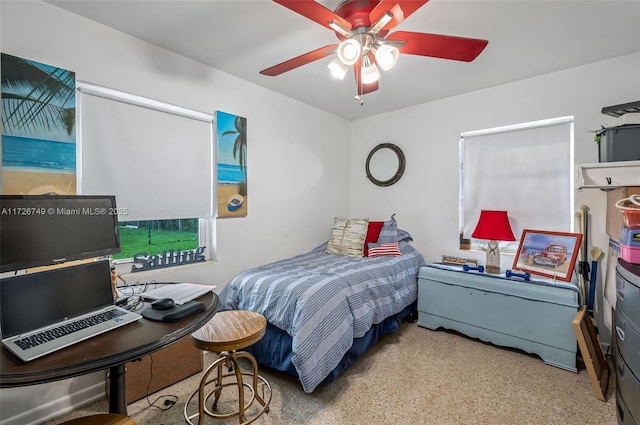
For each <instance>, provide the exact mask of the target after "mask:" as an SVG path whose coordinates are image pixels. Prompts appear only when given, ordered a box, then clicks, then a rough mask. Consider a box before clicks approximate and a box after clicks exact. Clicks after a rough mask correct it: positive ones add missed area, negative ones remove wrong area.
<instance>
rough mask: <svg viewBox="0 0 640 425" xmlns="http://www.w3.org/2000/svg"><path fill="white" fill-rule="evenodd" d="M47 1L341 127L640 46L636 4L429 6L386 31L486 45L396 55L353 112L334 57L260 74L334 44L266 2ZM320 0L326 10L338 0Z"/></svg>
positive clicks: (524, 0)
mask: <svg viewBox="0 0 640 425" xmlns="http://www.w3.org/2000/svg"><path fill="white" fill-rule="evenodd" d="M46 1H47V2H48V3H51V4H54V5H56V6H59V7H61V8H63V9H66V10H68V11H71V12H73V13H76V14H78V15H81V16H84V17H87V18H89V19H91V20H93V21H96V22H99V23H102V24H104V25H107V26H109V27H112V28H115V29H117V30H119V31H122V32H124V33H127V34H130V35H132V36H134V37H137V38H140V39H142V40H145V41H147V42H149V43H152V44H155V45H157V46H161V47H164V48H166V49H168V50H171V51H173V52H176V53H179V54H181V55H184V56H186V57H189V58H192V59H194V60H196V61H199V62H202V63H204V64H207V65H210V66H212V67H214V68H217V69H219V70H222V71H224V72H227V73H229V74H232V75H235V76H237V77H239V78H242V79H244V80H247V81H250V82H253V83H255V84H257V85H260V86H262V87H265V88H267V89H270V90H274V91H276V92H279V93H282V94H284V95H286V96H289V97H292V98H294V99H298V100H300V101H302V102H304V103H307V104H310V105H314V106H316V107H318V108H320V109H323V110H325V111H328V112H331V113H333V114H336V115H338V116H341V117H344V118H347V119H349V120H352V119H357V118H361V117H365V116H371V115H375V114H378V113H382V112H386V111H390V110H395V109H400V108H403V107H407V106H411V105H415V104H419V103H424V102H429V101H432V100H436V99H441V98H445V97H449V96H453V95H456V94H461V93H465V92H470V91H474V90H479V89H483V88H487V87H492V86H496V85H501V84H505V83H509V82H512V81H517V80H521V79H525V78H528V77H532V76H536V75H541V74H546V73H550V72H554V71H558V70H562V69H566V68H571V67H575V66H579V65H584V64H587V63H591V62H596V61H600V60H604V59H607V58H612V57H615V56H620V55H624V54H628V53H633V52H638V51H640V0H627V1H616V0H572V1H554V0H532V1H531V0H431V1H429V2H428V3H427V4H425V5H424V6H422V8H420V9H418V10H417V11H416V12H415V13H414V14H413V15H411V16H409V17H408V18H407V19H406V20H405V21H404V22H402V23H401V24H400V25H398V26H397V27H396V28H395V29H394V30H402V31H417V32H429V33H437V34H447V35H457V36H463V37H471V38H481V39H486V40H489V45H488V46H487V48H486V49H485V50H484V51H483V52H482V53H481V54H480V56H478V58H477V59H476V60H475V61H473V62H470V63H466V62H458V61H450V60H443V59H436V58H427V57H420V56H413V55H406V54H405V55H401V56H400V59H399V60H398V63H397V64H396V66H395V67H394V68H393V69H392V70H390V71H386V72H385V71H383V72H382V77H381V79H380V83H379V86H380V88H379V90H378V91H375V92H373V93H370V94H368V95H365V96H364V97H363V98H364V105H360V102H357V101H355V100H354V96H355V94H356V88H355V81H354V77H353V72H352V71H350V73H349V74H348V75H347V77H346V78H345V79H344V80H342V81H339V80H336V79H334V78H332V77H331V75H330V73H329V70H328V68H327V64H328V63H329V62H330V61H331V58H326V59H321V60H319V61H316V62H313V63H311V64H307V65H304V66H302V67H299V68H297V69H294V70H292V71H289V72H287V73H284V74H282V75H279V76H276V77H267V76H263V75H261V74H259V72H260V71H261V70H262V69H265V68H268V67H270V66H273V65H276V64H278V63H280V62H283V61H285V60H288V59H291V58H293V57H295V56H298V55H301V54H303V53H306V52H308V51H311V50H314V49H316V48H319V47H322V46H325V45H328V44H334V43H336V42H337V41H338V39H337V38H336V36H335V34H334V33H333V31H331V30H328V29H327V28H325V27H322V26H321V25H319V24H317V23H315V22H313V21H311V20H309V19H307V18H305V17H303V16H300V15H298V14H296V13H294V12H292V11H291V10H289V9H287V8H285V7H283V6H281V5H279V4H277V3H274V2H273V1H271V0H161V1H157V0H156V1H153V0H117V1H115V0H84V1H78V0H46ZM318 2H319V3H321V4H323V5H325V6H326V7H328V8H329V9H332V10H333V9H335V7H336V6H337V5H338V3H339V0H320V1H318ZM391 32H393V30H392V31H391ZM639 78H640V76H639Z"/></svg>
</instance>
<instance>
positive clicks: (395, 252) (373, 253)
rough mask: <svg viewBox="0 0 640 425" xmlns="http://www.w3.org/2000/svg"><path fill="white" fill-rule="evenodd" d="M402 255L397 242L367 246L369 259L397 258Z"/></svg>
mask: <svg viewBox="0 0 640 425" xmlns="http://www.w3.org/2000/svg"><path fill="white" fill-rule="evenodd" d="M400 255H402V252H400V246H399V245H398V242H388V243H380V244H373V243H370V244H369V257H383V256H389V257H398V256H400Z"/></svg>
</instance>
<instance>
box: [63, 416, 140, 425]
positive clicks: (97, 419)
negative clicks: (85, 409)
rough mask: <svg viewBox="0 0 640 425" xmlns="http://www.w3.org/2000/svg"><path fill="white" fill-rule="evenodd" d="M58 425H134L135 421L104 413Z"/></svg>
mask: <svg viewBox="0 0 640 425" xmlns="http://www.w3.org/2000/svg"><path fill="white" fill-rule="evenodd" d="M60 425H136V423H135V421H134V420H133V419H131V418H128V417H126V416H122V415H118V414H116V413H104V414H100V415H91V416H83V417H81V418H76V419H72V420H70V421H67V422H63V423H62V424H60Z"/></svg>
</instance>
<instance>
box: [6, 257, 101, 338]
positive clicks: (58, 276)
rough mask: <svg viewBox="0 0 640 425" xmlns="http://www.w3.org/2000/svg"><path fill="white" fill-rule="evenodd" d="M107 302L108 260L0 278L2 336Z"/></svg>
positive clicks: (63, 317) (59, 319)
mask: <svg viewBox="0 0 640 425" xmlns="http://www.w3.org/2000/svg"><path fill="white" fill-rule="evenodd" d="M109 305H113V293H112V289H111V268H110V266H109V261H108V260H104V261H94V262H90V263H85V264H79V265H75V266H69V267H63V268H59V269H53V270H47V271H43V272H39V273H27V274H22V275H19V276H12V277H8V278H4V279H0V316H1V320H2V322H1V327H2V338H3V339H4V338H8V337H11V336H14V335H17V334H21V333H26V332H30V331H32V330H35V329H39V328H41V327H43V326H47V325H51V324H53V323H56V322H59V321H61V320H64V319H66V318H71V317H75V316H79V315H82V314H85V313H89V312H92V311H95V310H99V309H101V308H103V307H106V306H109Z"/></svg>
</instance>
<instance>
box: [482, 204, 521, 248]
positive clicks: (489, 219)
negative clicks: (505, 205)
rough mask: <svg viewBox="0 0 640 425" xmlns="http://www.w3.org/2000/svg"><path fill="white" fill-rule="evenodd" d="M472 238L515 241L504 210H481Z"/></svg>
mask: <svg viewBox="0 0 640 425" xmlns="http://www.w3.org/2000/svg"><path fill="white" fill-rule="evenodd" d="M471 237H472V238H476V239H486V240H491V241H515V240H516V238H515V236H513V231H512V230H511V225H510V224H509V216H508V215H507V212H506V211H494V210H482V211H480V218H479V219H478V224H477V225H476V229H475V230H474V231H473V233H472V234H471Z"/></svg>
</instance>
